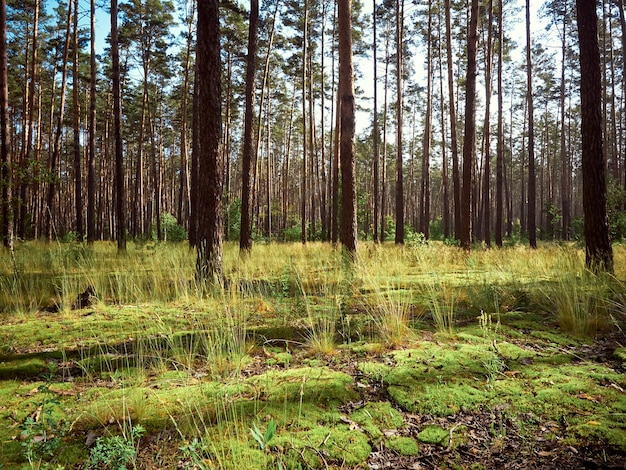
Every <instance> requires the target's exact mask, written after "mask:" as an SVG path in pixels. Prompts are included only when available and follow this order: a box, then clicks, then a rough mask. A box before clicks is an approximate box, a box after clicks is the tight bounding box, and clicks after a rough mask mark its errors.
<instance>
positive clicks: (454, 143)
mask: <svg viewBox="0 0 626 470" xmlns="http://www.w3.org/2000/svg"><path fill="white" fill-rule="evenodd" d="M444 9H445V13H446V58H447V63H448V101H449V102H450V146H451V147H452V149H451V150H452V186H453V188H452V189H453V194H454V237H455V238H456V239H457V240H460V239H461V225H462V224H461V175H460V174H459V142H458V132H457V117H456V100H455V98H454V63H453V60H452V26H451V19H450V16H451V12H450V10H451V6H450V0H444Z"/></svg>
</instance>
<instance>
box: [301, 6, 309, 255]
mask: <svg viewBox="0 0 626 470" xmlns="http://www.w3.org/2000/svg"><path fill="white" fill-rule="evenodd" d="M303 8H304V30H303V32H302V176H301V177H302V181H301V182H300V184H301V186H302V190H301V195H302V200H301V201H300V202H301V208H300V216H301V217H302V221H301V225H300V229H301V231H302V244H303V245H306V241H307V234H306V226H307V199H308V191H307V179H308V178H307V164H308V162H307V152H308V144H310V142H308V143H307V116H306V90H307V81H306V80H307V71H306V69H307V56H308V51H307V38H308V35H309V34H308V31H309V2H308V0H304V7H303Z"/></svg>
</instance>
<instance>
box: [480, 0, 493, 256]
mask: <svg viewBox="0 0 626 470" xmlns="http://www.w3.org/2000/svg"><path fill="white" fill-rule="evenodd" d="M487 8H488V9H489V11H488V12H487V16H488V19H487V21H488V25H487V57H486V59H485V128H484V133H483V140H484V149H485V151H484V156H485V165H484V168H483V187H482V193H483V197H482V204H483V210H482V214H483V215H482V222H483V236H484V240H485V245H487V246H488V247H490V246H491V198H490V195H491V193H490V190H491V64H492V60H491V57H492V55H493V1H492V0H489V2H488V6H487Z"/></svg>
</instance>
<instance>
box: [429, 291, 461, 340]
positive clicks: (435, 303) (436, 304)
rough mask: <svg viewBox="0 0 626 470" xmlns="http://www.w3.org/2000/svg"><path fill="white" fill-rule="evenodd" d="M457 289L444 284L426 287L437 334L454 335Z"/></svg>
mask: <svg viewBox="0 0 626 470" xmlns="http://www.w3.org/2000/svg"><path fill="white" fill-rule="evenodd" d="M456 297H457V292H456V288H455V287H454V286H451V285H449V284H446V283H443V282H439V283H437V282H430V283H428V284H427V285H426V298H427V301H428V306H429V308H430V313H431V315H432V317H433V321H434V322H435V327H436V329H437V332H439V333H443V334H449V335H451V334H453V333H454V320H455V315H456V311H455V301H456Z"/></svg>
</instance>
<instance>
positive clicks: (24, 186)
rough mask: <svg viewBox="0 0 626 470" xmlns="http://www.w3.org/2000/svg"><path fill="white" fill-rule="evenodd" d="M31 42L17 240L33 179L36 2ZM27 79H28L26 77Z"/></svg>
mask: <svg viewBox="0 0 626 470" xmlns="http://www.w3.org/2000/svg"><path fill="white" fill-rule="evenodd" d="M33 9H34V11H33V13H34V14H33V40H32V54H31V64H30V65H31V69H30V72H29V75H30V79H29V80H28V89H27V90H26V97H27V109H26V113H27V115H26V117H25V119H26V133H25V139H26V141H25V145H24V149H23V152H22V161H21V162H20V167H21V170H22V171H21V173H22V175H23V176H22V177H20V178H19V192H20V197H19V217H18V226H17V236H18V238H21V239H24V238H26V235H27V234H26V221H27V219H28V193H29V191H28V188H29V186H30V183H31V182H32V179H33V171H32V168H33V166H34V165H33V162H32V159H33V155H32V150H33V133H34V132H33V128H34V120H35V93H36V85H37V81H38V77H37V70H38V67H39V64H38V62H39V60H38V53H39V11H40V2H39V0H36V1H35V2H34V5H33ZM27 78H28V77H27Z"/></svg>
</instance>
